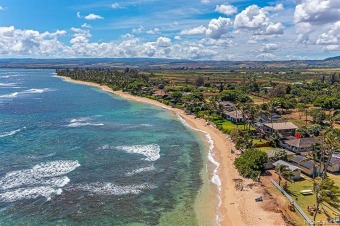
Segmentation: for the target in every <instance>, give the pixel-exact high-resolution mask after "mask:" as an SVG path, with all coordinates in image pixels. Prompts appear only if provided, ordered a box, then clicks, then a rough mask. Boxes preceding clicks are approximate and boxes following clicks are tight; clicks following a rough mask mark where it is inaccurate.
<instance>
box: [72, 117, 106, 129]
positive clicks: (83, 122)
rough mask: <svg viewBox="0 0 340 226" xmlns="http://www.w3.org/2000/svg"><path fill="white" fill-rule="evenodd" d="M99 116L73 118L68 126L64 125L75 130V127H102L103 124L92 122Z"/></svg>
mask: <svg viewBox="0 0 340 226" xmlns="http://www.w3.org/2000/svg"><path fill="white" fill-rule="evenodd" d="M99 116H101V115H94V116H87V117H81V118H74V119H71V120H70V124H68V125H66V127H71V128H76V127H82V126H104V124H103V123H94V122H92V121H93V120H94V119H95V118H97V117H99Z"/></svg>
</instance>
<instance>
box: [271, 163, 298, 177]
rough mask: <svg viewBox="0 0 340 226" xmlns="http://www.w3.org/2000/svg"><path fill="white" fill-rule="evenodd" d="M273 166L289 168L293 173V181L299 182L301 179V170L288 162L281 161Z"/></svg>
mask: <svg viewBox="0 0 340 226" xmlns="http://www.w3.org/2000/svg"><path fill="white" fill-rule="evenodd" d="M273 165H274V166H275V167H276V166H279V165H284V166H287V167H288V168H289V169H290V170H291V171H292V172H293V176H292V177H291V178H290V179H291V180H299V179H301V169H300V168H299V167H297V166H294V165H292V164H290V163H288V162H285V161H283V160H279V161H276V162H274V163H273Z"/></svg>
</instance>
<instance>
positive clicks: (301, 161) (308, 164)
mask: <svg viewBox="0 0 340 226" xmlns="http://www.w3.org/2000/svg"><path fill="white" fill-rule="evenodd" d="M292 162H295V163H296V164H298V165H300V166H303V167H305V168H308V169H313V168H315V165H314V163H313V161H311V160H309V159H308V158H306V157H303V156H301V155H297V156H296V157H295V158H293V159H292Z"/></svg>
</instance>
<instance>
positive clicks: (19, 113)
mask: <svg viewBox="0 0 340 226" xmlns="http://www.w3.org/2000/svg"><path fill="white" fill-rule="evenodd" d="M203 149H204V147H203V146H202V144H201V141H200V140H199V138H198V137H197V135H195V134H194V133H193V132H192V131H191V130H190V129H189V128H187V127H186V126H184V125H183V124H182V123H181V122H180V121H179V120H178V118H177V117H176V116H175V115H173V114H172V113H170V112H168V111H167V110H164V109H161V108H157V107H154V106H150V105H146V104H142V103H137V102H131V101H126V100H124V99H121V98H119V97H116V96H112V95H110V94H108V93H105V92H103V91H101V90H99V89H96V88H92V87H89V86H84V85H78V84H73V83H67V82H64V81H62V80H61V79H59V78H56V77H54V75H53V71H52V70H19V69H8V70H7V69H1V70H0V225H1V226H3V225H79V224H80V225H94V224H95V225H158V224H162V225H196V224H197V220H196V216H195V212H194V208H193V203H194V199H195V197H196V195H197V191H198V189H199V188H200V187H201V184H202V180H201V178H200V171H201V170H202V168H203V161H202V155H203V153H204V152H203ZM169 216H176V217H175V218H174V217H169Z"/></svg>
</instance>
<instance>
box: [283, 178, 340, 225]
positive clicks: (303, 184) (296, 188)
mask: <svg viewBox="0 0 340 226" xmlns="http://www.w3.org/2000/svg"><path fill="white" fill-rule="evenodd" d="M305 178H306V179H304V180H301V181H297V182H294V183H288V191H289V192H288V193H289V194H290V195H291V196H292V198H294V199H296V198H297V200H296V202H297V204H298V205H299V206H300V207H301V209H302V210H303V211H304V212H305V213H306V214H307V215H308V216H309V218H310V219H311V220H313V216H311V215H310V214H309V213H308V211H307V206H310V207H312V206H313V205H314V204H315V194H313V195H302V194H301V193H300V191H301V190H313V181H312V180H311V179H310V178H307V177H306V176H305ZM320 209H321V210H322V209H323V210H324V211H326V212H327V213H328V214H329V215H330V216H331V217H332V218H334V217H335V216H339V214H340V211H337V210H335V209H334V208H333V207H330V206H329V205H328V204H323V205H321V206H320ZM326 220H327V216H326V214H324V213H321V214H318V215H317V217H316V221H326Z"/></svg>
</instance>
